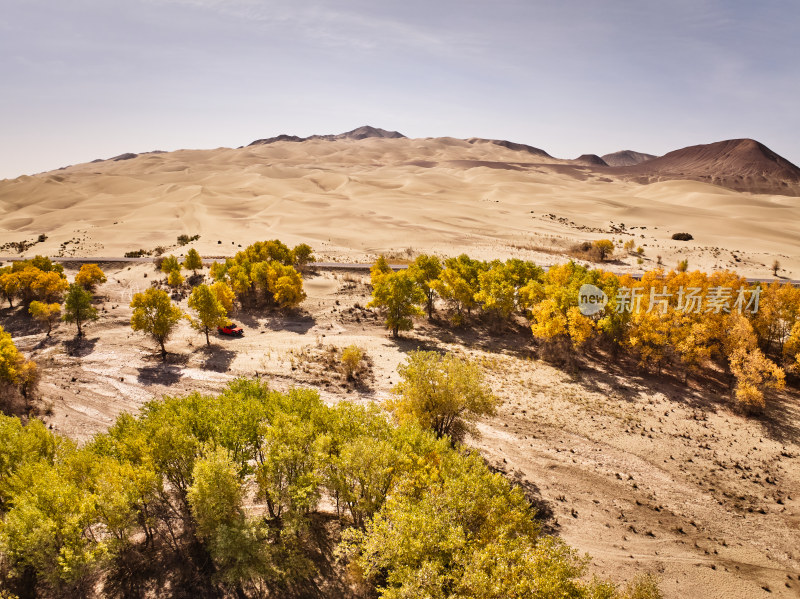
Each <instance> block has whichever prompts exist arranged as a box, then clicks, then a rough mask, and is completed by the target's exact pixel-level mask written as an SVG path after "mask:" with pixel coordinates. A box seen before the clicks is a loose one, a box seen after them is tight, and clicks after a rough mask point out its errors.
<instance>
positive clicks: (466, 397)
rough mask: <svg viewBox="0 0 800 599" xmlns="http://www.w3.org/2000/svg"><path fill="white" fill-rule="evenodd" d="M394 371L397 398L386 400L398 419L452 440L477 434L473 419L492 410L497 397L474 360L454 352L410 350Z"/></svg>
mask: <svg viewBox="0 0 800 599" xmlns="http://www.w3.org/2000/svg"><path fill="white" fill-rule="evenodd" d="M397 371H398V372H399V373H400V377H401V379H402V380H401V382H400V383H398V384H397V386H396V387H395V388H394V393H395V394H396V395H397V398H396V399H393V400H389V401H388V402H387V406H388V408H389V409H390V410H391V411H392V412H393V413H394V414H395V416H396V417H397V419H398V420H400V421H401V422H402V421H406V420H411V421H413V422H416V423H418V424H419V425H420V426H421V427H422V428H424V429H430V430H432V431H433V432H434V433H435V434H436V436H437V437H444V436H448V437H450V439H451V440H452V441H453V442H456V441H463V439H464V437H466V436H467V435H468V434H473V435H474V434H476V433H477V429H476V428H475V426H474V422H475V420H477V419H478V418H479V417H481V416H490V415H493V414H494V413H495V410H496V408H497V406H498V404H499V400H498V399H497V398H496V397H495V396H494V394H493V393H492V391H491V389H490V388H489V386H488V385H487V384H486V382H485V381H484V378H483V371H482V369H481V367H480V365H478V364H477V363H476V362H473V361H470V360H465V359H462V358H459V357H457V356H455V355H453V354H449V353H448V354H445V355H442V354H440V353H438V352H433V351H412V352H410V353H409V354H408V358H407V359H406V361H405V363H403V364H401V365H400V366H399V367H398V368H397Z"/></svg>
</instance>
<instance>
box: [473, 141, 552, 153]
mask: <svg viewBox="0 0 800 599" xmlns="http://www.w3.org/2000/svg"><path fill="white" fill-rule="evenodd" d="M466 141H467V142H468V143H471V144H493V145H495V146H500V147H501V148H508V149H509V150H515V151H517V152H527V153H528V154H533V155H534V156H544V157H546V158H552V156H550V154H548V153H547V152H545V151H544V150H541V149H539V148H534V147H533V146H529V145H526V144H520V143H515V142H513V141H506V140H505V139H484V138H482V137H470V138H469V139H468V140H466Z"/></svg>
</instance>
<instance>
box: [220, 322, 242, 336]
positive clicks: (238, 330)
mask: <svg viewBox="0 0 800 599" xmlns="http://www.w3.org/2000/svg"><path fill="white" fill-rule="evenodd" d="M217 332H218V333H219V334H220V335H228V336H229V337H241V336H242V335H244V331H243V330H242V327H237V326H236V324H235V323H233V322H232V323H230V324H228V325H225V326H224V327H217Z"/></svg>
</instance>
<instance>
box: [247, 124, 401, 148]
mask: <svg viewBox="0 0 800 599" xmlns="http://www.w3.org/2000/svg"><path fill="white" fill-rule="evenodd" d="M369 137H382V138H385V139H398V138H403V137H405V135H403V134H402V133H399V132H397V131H387V130H386V129H380V128H378V127H370V126H369V125H365V126H363V127H358V128H357V129H353V130H352V131H347V132H346V133H339V134H338V135H311V136H309V137H298V136H296V135H285V134H282V135H278V136H276V137H269V138H267V139H257V140H255V141H254V142H251V143H250V144H248V145H251V146H261V145H265V144H273V143H275V142H278V141H294V142H301V141H307V140H309V139H322V140H325V141H335V140H337V139H367V138H369Z"/></svg>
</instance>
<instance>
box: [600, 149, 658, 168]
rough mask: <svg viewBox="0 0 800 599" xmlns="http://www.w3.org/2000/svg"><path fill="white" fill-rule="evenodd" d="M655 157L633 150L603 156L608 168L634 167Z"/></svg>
mask: <svg viewBox="0 0 800 599" xmlns="http://www.w3.org/2000/svg"><path fill="white" fill-rule="evenodd" d="M655 157H656V156H654V155H653V154H645V153H643V152H634V151H633V150H621V151H619V152H613V153H611V154H604V155H603V156H601V158H602V159H603V160H604V161H605V163H606V164H608V166H634V165H636V164H640V163H642V162H645V161H647V160H652V159H653V158H655Z"/></svg>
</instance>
